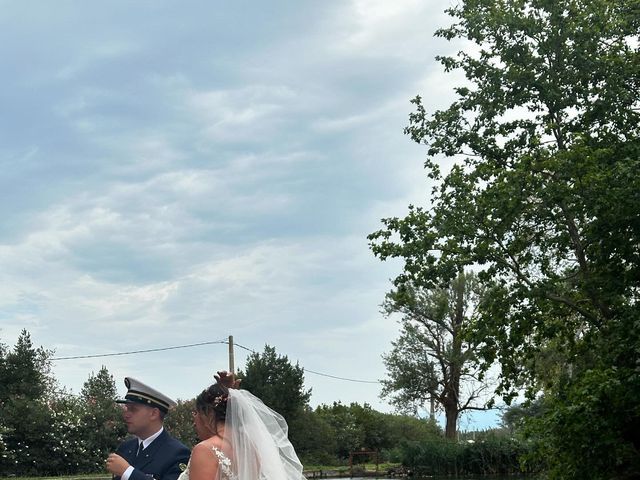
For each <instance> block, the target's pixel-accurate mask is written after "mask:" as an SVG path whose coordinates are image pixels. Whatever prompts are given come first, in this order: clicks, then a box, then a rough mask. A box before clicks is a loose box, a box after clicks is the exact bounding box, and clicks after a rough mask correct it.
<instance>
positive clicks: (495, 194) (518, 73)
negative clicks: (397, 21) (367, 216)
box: [370, 0, 640, 478]
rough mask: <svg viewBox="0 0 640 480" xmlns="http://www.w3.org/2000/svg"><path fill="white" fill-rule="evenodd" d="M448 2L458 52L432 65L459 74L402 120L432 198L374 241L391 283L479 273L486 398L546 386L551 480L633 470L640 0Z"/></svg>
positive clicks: (544, 427)
mask: <svg viewBox="0 0 640 480" xmlns="http://www.w3.org/2000/svg"><path fill="white" fill-rule="evenodd" d="M449 13H450V15H451V16H452V17H453V18H454V24H453V25H452V26H451V27H450V28H445V29H442V30H440V31H438V32H437V34H438V35H439V36H441V37H444V38H447V39H463V40H464V41H465V42H466V43H465V45H468V46H469V47H468V48H465V50H464V51H460V52H459V53H458V54H457V55H456V56H453V57H442V58H440V61H441V63H442V64H443V65H444V68H445V70H447V71H449V70H453V69H461V70H462V71H463V72H464V74H465V76H466V79H467V81H466V83H465V84H464V85H460V86H459V87H457V88H456V89H455V93H456V95H457V99H456V100H455V101H454V102H453V103H452V104H451V105H450V107H448V108H447V109H445V110H441V111H436V112H434V113H433V114H429V113H427V110H426V108H425V106H424V105H423V102H422V99H421V98H420V97H417V98H415V99H414V100H413V103H414V105H415V111H414V113H413V114H412V115H411V116H410V123H409V126H408V127H407V129H406V132H407V133H408V134H409V135H410V136H411V137H412V139H413V140H415V141H416V142H419V143H423V144H425V145H426V146H427V153H428V159H427V160H426V163H425V166H426V169H427V174H428V176H429V177H430V179H431V180H432V181H433V182H434V185H435V187H434V189H433V191H432V194H431V197H430V199H429V200H430V204H429V206H428V207H426V208H419V207H410V209H409V213H408V215H407V216H406V217H404V218H388V219H385V220H384V221H383V222H384V225H385V228H384V229H383V230H380V231H378V232H376V233H374V234H372V235H371V236H370V239H371V242H372V249H373V251H374V253H375V254H376V255H377V256H379V257H380V258H381V259H386V258H389V257H400V258H403V259H404V261H405V268H404V271H403V273H402V274H401V275H400V276H398V277H397V278H396V279H395V284H396V287H397V288H400V287H401V286H403V285H412V286H415V285H418V286H420V287H422V288H426V289H433V288H438V287H442V286H444V285H446V284H447V283H448V282H450V281H451V280H452V279H454V278H455V277H456V276H457V275H458V274H459V273H460V272H461V271H463V270H464V269H465V267H468V266H476V267H478V266H479V267H480V268H481V269H482V271H481V273H480V274H479V278H480V279H481V281H482V282H483V283H484V285H485V286H486V288H487V294H486V295H485V297H484V301H483V304H482V305H481V309H480V315H479V317H478V321H477V322H475V324H474V325H473V328H472V330H471V333H472V334H473V336H474V338H475V339H476V340H477V341H479V342H481V346H482V349H481V354H482V356H483V358H484V359H485V361H486V365H489V364H490V363H492V362H493V361H494V360H497V361H498V362H499V363H500V365H501V377H500V383H499V386H498V389H497V392H498V393H499V394H501V395H503V396H504V397H505V398H506V399H507V400H509V399H511V398H513V397H514V396H515V395H516V394H517V393H518V391H519V390H520V389H522V388H524V389H525V390H526V392H527V394H528V395H529V397H531V398H533V397H535V396H536V395H540V394H541V393H542V394H543V395H544V406H543V412H544V413H543V414H542V415H540V416H538V417H535V418H534V419H533V420H532V422H531V430H530V432H532V435H534V436H537V437H538V438H539V439H541V441H540V443H539V445H540V446H541V450H540V451H541V454H543V455H545V456H546V457H547V461H548V467H549V473H550V475H551V476H552V477H554V478H609V477H612V476H616V475H619V476H624V475H638V474H639V473H638V472H639V471H640V466H639V462H640V460H639V458H640V456H639V448H640V441H639V436H638V432H639V431H640V401H639V400H638V399H640V374H639V372H638V365H637V363H636V359H637V358H639V357H640V315H639V313H638V301H639V298H638V296H639V294H638V292H639V291H640V290H639V288H640V285H639V279H640V249H639V248H638V245H640V175H638V172H639V171H640V99H639V92H640V52H639V48H640V39H639V35H638V32H639V31H640V4H639V3H638V1H637V0H589V1H586V0H537V1H533V0H515V1H514V0H509V1H504V0H498V1H496V0H464V1H462V2H460V3H459V4H458V5H457V6H455V7H452V8H451V9H450V10H449ZM451 159H452V160H454V165H453V167H451V168H441V166H442V165H450V164H451ZM443 160H446V161H445V162H444V163H443ZM550 353H551V355H550ZM550 359H553V362H552V364H553V365H554V371H558V372H559V374H558V375H557V376H555V377H554V376H550V375H549V371H548V370H546V369H544V368H542V366H541V363H542V364H548V363H549V361H550Z"/></svg>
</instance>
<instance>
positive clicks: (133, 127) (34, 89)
mask: <svg viewBox="0 0 640 480" xmlns="http://www.w3.org/2000/svg"><path fill="white" fill-rule="evenodd" d="M447 5H448V2H447V1H445V2H442V1H436V0H394V1H389V0H323V1H316V2H290V1H288V2H285V1H277V0H271V1H269V2H247V1H236V2H216V1H211V0H207V1H191V2H188V3H186V4H185V3H180V4H179V3H177V2H167V1H158V0H154V1H138V2H128V1H126V2H125V1H110V2H82V1H79V0H77V1H62V0H60V1H56V2H9V1H0V7H1V8H0V55H1V57H2V58H3V74H2V87H3V88H1V89H0V99H1V105H2V115H0V122H2V124H1V126H0V163H1V166H2V171H1V172H2V173H1V175H0V196H1V198H0V200H1V201H0V211H1V216H2V222H1V223H0V322H1V323H0V327H1V330H0V339H1V340H2V341H3V342H4V343H6V344H9V345H12V344H13V343H14V342H15V339H16V338H17V336H18V334H19V332H20V330H21V329H22V328H27V329H28V330H29V331H30V332H31V334H32V337H33V340H34V343H35V344H37V345H42V346H44V347H46V348H50V349H54V350H55V356H56V357H65V356H80V355H92V354H107V353H117V352H126V351H132V350H143V349H152V348H162V347H169V346H175V345H185V344H193V343H199V342H210V341H216V340H223V339H226V338H227V337H228V336H229V335H233V336H234V338H235V341H236V342H237V343H239V344H241V345H243V346H246V347H248V348H251V349H255V350H262V349H263V347H264V345H265V344H269V345H272V346H274V347H275V348H276V350H277V351H278V353H280V354H285V355H287V356H288V357H289V358H290V359H291V360H292V361H298V362H299V363H300V365H301V366H303V367H305V368H307V369H309V370H313V371H314V372H319V373H326V374H329V375H334V376H341V377H347V378H351V379H358V380H367V381H376V380H378V379H380V378H382V377H383V376H384V367H383V364H382V361H381V358H380V355H381V354H382V353H383V352H385V351H386V350H388V349H389V345H390V342H391V340H392V339H393V338H394V337H395V336H396V334H397V331H398V326H397V324H396V323H395V322H394V321H393V320H390V319H385V318H384V317H383V316H382V315H381V314H380V313H379V304H380V303H381V301H382V299H383V296H384V293H385V291H386V290H387V289H388V288H389V279H390V278H391V277H393V276H395V274H396V273H398V272H399V270H400V267H401V265H400V264H399V263H393V262H387V263H382V262H380V261H379V260H377V259H376V258H374V257H373V255H372V254H371V253H370V251H369V249H368V246H367V240H366V236H367V234H369V233H371V232H372V231H374V230H376V229H378V228H379V227H380V225H381V224H380V219H381V218H382V217H388V216H396V215H402V214H404V212H405V211H406V206H407V205H408V204H409V203H414V204H425V203H426V202H427V191H428V189H429V185H428V184H427V182H426V176H425V175H424V173H423V170H422V163H423V161H424V154H425V152H424V149H423V148H421V147H420V146H418V145H415V144H413V143H412V142H411V141H410V139H409V138H408V137H406V136H404V135H403V133H402V130H403V127H404V126H405V125H406V124H407V116H408V114H409V112H410V111H411V106H410V104H409V100H410V99H411V98H412V97H413V96H415V95H416V94H421V95H423V96H424V97H425V99H426V104H427V105H428V106H429V107H430V108H435V107H437V106H444V105H446V103H447V102H448V101H450V99H451V88H452V85H453V84H454V83H455V78H453V77H451V76H447V75H445V74H444V73H443V72H442V70H441V69H440V67H439V66H438V64H437V63H436V62H435V60H434V56H435V55H436V54H446V53H448V52H450V51H451V49H452V48H453V46H452V45H449V44H447V43H446V42H444V41H442V40H440V39H435V38H433V32H434V30H435V29H436V28H437V27H440V26H445V25H447V24H448V23H449V20H448V19H447V17H446V16H445V15H444V13H443V9H444V8H445V7H446V6H447ZM246 355H247V351H246V350H242V349H237V350H236V363H237V365H238V366H240V367H242V366H243V364H244V361H245V358H246ZM101 365H106V366H107V367H108V369H109V370H110V371H111V373H113V374H114V375H115V376H116V378H117V379H118V384H119V385H122V383H121V382H122V377H124V376H125V375H130V376H134V377H136V378H139V379H140V380H143V381H145V382H146V383H149V384H151V385H153V386H156V387H157V388H158V389H160V390H162V391H164V392H166V393H167V394H169V395H172V396H174V397H178V398H190V397H192V396H194V395H195V394H196V393H197V392H199V391H200V390H201V389H202V388H203V387H204V386H205V385H206V384H207V383H208V382H209V381H210V380H211V373H212V372H213V371H215V370H217V369H221V368H224V367H225V366H226V365H227V346H226V345H224V344H213V345H207V346H200V347H193V348H185V349H178V350H171V351H164V352H157V353H145V354H138V355H128V356H116V357H104V358H95V359H79V360H59V361H56V362H55V374H56V377H57V378H58V380H59V381H60V383H61V384H62V385H64V386H66V387H67V388H68V389H71V390H73V391H75V392H77V391H78V390H79V389H80V387H81V385H82V383H83V382H84V381H85V380H86V378H87V377H88V375H89V374H90V373H91V372H92V371H96V370H97V369H99V368H100V366H101ZM306 384H307V386H308V387H311V388H312V389H313V394H312V404H313V405H317V404H320V403H330V402H332V401H334V400H341V401H342V402H352V401H356V402H361V403H362V402H368V403H370V404H371V405H372V406H374V408H377V409H380V410H383V411H390V410H391V408H390V407H389V406H388V405H387V404H386V403H385V402H384V401H383V400H380V399H379V398H378V394H379V389H380V387H379V385H377V384H375V383H357V382H349V381H345V380H337V379H332V378H329V377H324V376H321V375H318V374H315V373H310V372H307V374H306ZM122 391H123V392H124V387H122ZM487 418H489V417H482V418H480V417H478V418H476V419H475V420H473V421H471V422H470V423H471V425H468V424H469V421H467V424H465V423H464V422H463V425H462V427H463V428H465V427H466V426H469V427H482V426H485V425H486V424H487V422H491V421H495V417H491V418H490V419H489V420H487ZM474 422H475V423H474Z"/></svg>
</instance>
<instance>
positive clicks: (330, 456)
mask: <svg viewBox="0 0 640 480" xmlns="http://www.w3.org/2000/svg"><path fill="white" fill-rule="evenodd" d="M289 432H290V433H289V438H290V440H291V443H292V444H293V445H295V449H296V453H297V454H298V456H299V457H300V459H301V460H302V462H303V463H304V464H305V465H306V464H332V463H335V461H336V455H335V451H336V438H335V430H334V429H333V427H332V426H331V425H330V424H329V422H327V420H326V419H325V418H324V417H321V416H320V415H317V414H316V413H315V412H314V411H313V410H311V409H310V408H305V409H304V410H303V411H302V412H301V414H300V415H297V416H296V417H295V418H294V419H293V421H292V422H291V425H290V426H289Z"/></svg>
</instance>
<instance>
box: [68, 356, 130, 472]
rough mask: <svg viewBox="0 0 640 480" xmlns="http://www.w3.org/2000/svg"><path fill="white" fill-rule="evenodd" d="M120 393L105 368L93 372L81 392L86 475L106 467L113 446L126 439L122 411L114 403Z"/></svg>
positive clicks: (81, 435)
mask: <svg viewBox="0 0 640 480" xmlns="http://www.w3.org/2000/svg"><path fill="white" fill-rule="evenodd" d="M117 398H118V391H117V388H116V383H115V380H114V378H113V375H111V374H110V373H109V371H108V370H107V367H105V366H102V367H101V368H100V370H99V371H98V373H97V374H94V373H91V374H90V376H89V378H88V379H87V380H86V381H85V383H84V385H83V387H82V390H81V392H80V396H79V401H80V403H81V405H82V408H81V409H80V410H79V415H80V417H79V418H80V420H81V426H82V427H81V430H82V431H81V432H80V435H79V437H80V438H82V439H84V447H85V449H86V452H87V453H86V455H85V456H86V457H87V462H86V463H87V465H86V470H85V471H87V472H93V471H96V469H100V468H102V467H103V464H104V459H105V458H106V457H107V455H108V454H109V453H110V452H112V451H113V449H114V446H115V445H118V443H119V441H120V440H121V439H122V438H124V437H126V435H127V429H126V426H125V424H124V422H123V421H122V418H121V417H122V410H121V408H120V406H119V405H118V404H116V403H115V400H116V399H117Z"/></svg>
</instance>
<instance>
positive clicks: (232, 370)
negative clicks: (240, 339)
mask: <svg viewBox="0 0 640 480" xmlns="http://www.w3.org/2000/svg"><path fill="white" fill-rule="evenodd" d="M229 373H235V365H234V357H233V335H229Z"/></svg>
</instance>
